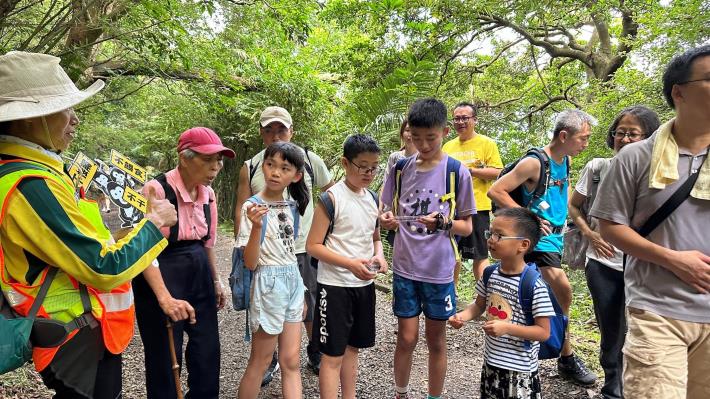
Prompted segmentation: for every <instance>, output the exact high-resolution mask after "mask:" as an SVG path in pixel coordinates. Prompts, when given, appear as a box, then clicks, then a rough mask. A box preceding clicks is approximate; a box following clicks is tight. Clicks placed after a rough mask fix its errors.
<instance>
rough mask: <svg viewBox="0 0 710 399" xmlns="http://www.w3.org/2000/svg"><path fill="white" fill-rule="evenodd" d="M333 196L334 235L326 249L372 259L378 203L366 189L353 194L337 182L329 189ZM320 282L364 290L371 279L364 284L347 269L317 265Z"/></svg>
mask: <svg viewBox="0 0 710 399" xmlns="http://www.w3.org/2000/svg"><path fill="white" fill-rule="evenodd" d="M328 192H330V193H331V194H333V205H334V207H335V215H334V224H333V232H332V233H330V234H328V237H326V239H325V246H326V247H327V248H328V249H330V250H331V251H333V252H336V253H338V254H339V255H342V256H345V257H348V258H364V259H370V258H371V257H372V256H373V255H374V254H375V245H374V243H373V242H372V236H373V234H374V232H375V225H376V223H377V216H378V210H377V204H376V203H375V199H374V198H372V194H370V192H369V191H367V190H362V192H361V193H354V192H353V191H352V190H350V189H349V188H348V186H347V185H345V182H344V181H341V182H338V183H336V184H335V185H333V187H331V188H329V189H328ZM318 282H319V283H321V284H326V285H334V286H338V287H363V286H366V285H368V284H372V280H367V281H363V280H360V279H359V278H357V277H355V275H354V274H352V272H351V271H350V270H348V269H345V268H344V267H340V266H334V265H330V264H328V263H325V262H323V261H319V262H318Z"/></svg>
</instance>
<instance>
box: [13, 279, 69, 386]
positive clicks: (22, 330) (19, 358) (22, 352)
mask: <svg viewBox="0 0 710 399" xmlns="http://www.w3.org/2000/svg"><path fill="white" fill-rule="evenodd" d="M56 274H57V268H55V267H51V268H50V269H49V271H48V272H47V275H46V276H45V278H44V282H42V286H41V287H40V289H39V293H38V294H37V297H36V298H35V300H34V302H33V303H32V307H31V308H30V311H29V313H28V314H27V317H22V316H20V315H18V314H17V313H16V312H15V311H14V310H13V309H12V307H10V304H9V303H7V301H6V300H5V296H4V294H0V374H5V373H8V372H10V371H13V370H15V369H17V368H19V367H21V366H22V365H24V364H25V363H27V362H28V361H30V359H31V358H32V344H31V342H30V335H31V334H32V326H33V325H34V322H35V318H36V317H37V312H38V311H39V308H40V306H41V305H42V302H43V301H44V298H45V297H46V296H47V291H49V286H50V285H51V284H52V281H53V280H54V276H56Z"/></svg>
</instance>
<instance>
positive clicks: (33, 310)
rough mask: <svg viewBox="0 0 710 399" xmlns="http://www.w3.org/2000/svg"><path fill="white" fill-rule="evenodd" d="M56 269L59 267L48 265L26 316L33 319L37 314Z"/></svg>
mask: <svg viewBox="0 0 710 399" xmlns="http://www.w3.org/2000/svg"><path fill="white" fill-rule="evenodd" d="M57 270H59V269H57V268H56V267H51V266H50V267H49V270H48V271H47V274H46V275H45V276H44V281H43V282H42V286H41V287H40V288H39V292H38V293H37V296H36V297H35V299H34V301H33V302H32V307H31V308H30V312H29V313H27V317H29V318H31V319H34V318H35V317H36V316H37V312H39V307H40V306H42V302H44V298H45V297H46V296H47V292H48V291H49V286H50V285H52V281H54V277H55V276H56V275H57ZM82 299H83V298H82Z"/></svg>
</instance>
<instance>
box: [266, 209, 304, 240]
mask: <svg viewBox="0 0 710 399" xmlns="http://www.w3.org/2000/svg"><path fill="white" fill-rule="evenodd" d="M288 207H289V208H291V215H292V216H293V239H294V240H296V239H298V230H299V229H300V227H301V214H300V213H298V204H296V201H289V204H288ZM262 231H266V229H262ZM262 234H263V233H262ZM262 240H263V239H262Z"/></svg>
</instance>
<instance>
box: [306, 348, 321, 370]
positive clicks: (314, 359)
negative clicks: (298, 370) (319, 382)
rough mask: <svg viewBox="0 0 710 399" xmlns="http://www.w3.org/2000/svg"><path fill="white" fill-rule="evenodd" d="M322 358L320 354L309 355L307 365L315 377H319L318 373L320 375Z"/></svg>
mask: <svg viewBox="0 0 710 399" xmlns="http://www.w3.org/2000/svg"><path fill="white" fill-rule="evenodd" d="M320 358H321V353H320V352H313V353H309V354H308V358H307V359H306V364H308V368H310V369H311V371H312V372H313V373H314V374H315V375H318V373H320Z"/></svg>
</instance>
